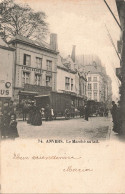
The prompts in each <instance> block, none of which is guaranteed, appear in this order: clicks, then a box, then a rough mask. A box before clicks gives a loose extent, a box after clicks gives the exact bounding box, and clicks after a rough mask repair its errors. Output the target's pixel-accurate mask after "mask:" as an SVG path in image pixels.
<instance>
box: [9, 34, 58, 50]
mask: <svg viewBox="0 0 125 194" xmlns="http://www.w3.org/2000/svg"><path fill="white" fill-rule="evenodd" d="M13 42H21V43H24V44H28V45H31V46H35V47H38V48H41V49H46V50H49V51H52V52H54V53H58V52H57V51H55V50H53V49H52V48H51V47H50V45H49V44H48V43H46V42H45V41H41V42H38V41H36V40H31V39H29V38H27V37H24V36H22V35H16V36H15V38H13V39H11V40H10V41H9V42H8V43H9V44H11V43H13Z"/></svg>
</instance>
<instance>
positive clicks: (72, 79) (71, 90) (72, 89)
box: [71, 79, 73, 91]
mask: <svg viewBox="0 0 125 194" xmlns="http://www.w3.org/2000/svg"><path fill="white" fill-rule="evenodd" d="M72 90H73V79H71V91H72Z"/></svg>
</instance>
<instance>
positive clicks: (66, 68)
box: [57, 46, 87, 107]
mask: <svg viewBox="0 0 125 194" xmlns="http://www.w3.org/2000/svg"><path fill="white" fill-rule="evenodd" d="M86 83H87V80H86V78H85V75H84V73H82V72H79V70H78V66H77V64H76V62H75V46H73V50H72V55H71V56H70V55H69V56H68V57H67V58H65V59H64V58H62V57H61V56H58V65H57V92H62V93H66V94H70V95H71V99H72V103H73V104H74V105H75V107H79V106H83V105H84V102H85V100H86Z"/></svg>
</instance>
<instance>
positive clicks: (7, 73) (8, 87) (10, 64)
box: [0, 38, 15, 108]
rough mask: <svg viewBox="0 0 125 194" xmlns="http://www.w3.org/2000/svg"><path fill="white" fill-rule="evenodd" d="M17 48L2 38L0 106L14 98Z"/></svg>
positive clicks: (0, 49) (0, 47) (0, 45)
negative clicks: (10, 45)
mask: <svg viewBox="0 0 125 194" xmlns="http://www.w3.org/2000/svg"><path fill="white" fill-rule="evenodd" d="M14 60H15V49H13V48H11V47H9V46H8V45H7V44H6V43H5V42H4V41H3V40H2V39H1V38H0V107H1V108H2V105H3V103H4V102H5V101H7V100H10V99H11V100H12V99H13V94H14V91H13V85H14V77H13V73H14Z"/></svg>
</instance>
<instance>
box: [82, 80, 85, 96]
mask: <svg viewBox="0 0 125 194" xmlns="http://www.w3.org/2000/svg"><path fill="white" fill-rule="evenodd" d="M82 87H83V94H85V86H84V83H83V86H82Z"/></svg>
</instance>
